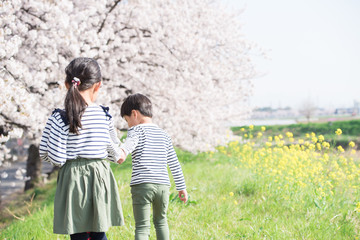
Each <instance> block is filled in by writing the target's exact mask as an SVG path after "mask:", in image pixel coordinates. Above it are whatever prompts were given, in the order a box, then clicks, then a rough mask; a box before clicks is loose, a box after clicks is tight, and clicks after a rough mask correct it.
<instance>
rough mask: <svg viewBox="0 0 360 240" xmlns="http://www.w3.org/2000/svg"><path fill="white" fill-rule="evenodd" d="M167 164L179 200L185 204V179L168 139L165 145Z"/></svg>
mask: <svg viewBox="0 0 360 240" xmlns="http://www.w3.org/2000/svg"><path fill="white" fill-rule="evenodd" d="M167 163H168V165H169V168H170V171H171V174H172V176H173V178H174V182H175V186H176V190H177V191H178V192H179V198H180V199H181V201H183V202H184V203H186V201H187V200H188V194H187V191H186V185H185V179H184V175H183V172H182V169H181V165H180V162H179V159H178V157H177V155H176V152H175V149H174V147H173V145H172V143H171V140H170V138H169V139H168V144H167Z"/></svg>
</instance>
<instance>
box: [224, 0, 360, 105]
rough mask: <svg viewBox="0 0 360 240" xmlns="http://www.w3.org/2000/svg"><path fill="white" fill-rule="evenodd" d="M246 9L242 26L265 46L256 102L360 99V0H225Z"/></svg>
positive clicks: (259, 62) (259, 63) (329, 102)
mask: <svg viewBox="0 0 360 240" xmlns="http://www.w3.org/2000/svg"><path fill="white" fill-rule="evenodd" d="M222 1H223V2H224V3H225V4H226V5H229V6H230V7H232V8H234V9H244V12H243V13H242V14H241V16H240V17H241V21H242V23H244V28H243V29H242V31H243V32H244V34H245V35H246V37H247V39H249V40H251V41H254V42H257V43H258V44H259V45H260V46H261V47H262V48H263V49H265V50H267V52H268V55H269V57H270V60H261V59H257V60H256V61H255V63H256V64H257V69H258V71H260V72H263V73H265V74H266V75H265V76H263V77H259V78H256V79H254V85H255V90H254V96H253V97H252V99H251V104H252V106H254V107H266V106H270V107H273V108H277V107H286V106H290V107H293V108H299V107H301V105H302V104H303V102H305V101H306V100H307V99H310V100H311V101H312V102H314V103H315V104H316V105H318V106H319V107H325V108H333V107H352V106H353V103H354V100H357V101H360V1H359V0H222Z"/></svg>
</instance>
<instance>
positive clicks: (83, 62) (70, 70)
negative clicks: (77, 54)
mask: <svg viewBox="0 0 360 240" xmlns="http://www.w3.org/2000/svg"><path fill="white" fill-rule="evenodd" d="M65 73H66V79H65V83H66V84H67V86H68V87H69V88H68V92H67V94H66V97H65V102H64V105H65V111H66V116H67V118H68V121H69V125H70V126H69V131H70V132H72V133H75V134H79V128H81V127H82V125H81V117H82V115H83V113H84V112H85V109H86V107H87V103H86V102H85V100H84V98H83V97H82V96H81V94H80V91H83V90H86V89H89V88H91V87H92V86H93V85H94V84H95V83H97V82H100V81H101V72H100V66H99V64H98V63H97V62H96V61H95V60H94V59H91V58H75V59H74V60H72V61H71V62H70V64H69V65H68V66H67V67H66V68H65Z"/></svg>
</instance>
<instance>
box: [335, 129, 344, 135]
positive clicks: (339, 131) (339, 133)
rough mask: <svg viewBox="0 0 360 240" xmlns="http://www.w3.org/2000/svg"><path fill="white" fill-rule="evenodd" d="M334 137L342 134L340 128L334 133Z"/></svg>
mask: <svg viewBox="0 0 360 240" xmlns="http://www.w3.org/2000/svg"><path fill="white" fill-rule="evenodd" d="M335 133H336V135H338V136H340V135H341V134H342V131H341V129H340V128H338V129H337V130H336V131H335Z"/></svg>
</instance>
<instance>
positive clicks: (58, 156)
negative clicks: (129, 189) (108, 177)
mask: <svg viewBox="0 0 360 240" xmlns="http://www.w3.org/2000/svg"><path fill="white" fill-rule="evenodd" d="M107 110H108V108H104V107H101V106H98V105H90V106H88V107H87V108H86V110H85V112H84V114H83V116H82V117H81V124H82V128H80V129H79V133H80V134H79V135H77V134H75V133H70V132H69V125H68V124H67V122H66V118H65V119H64V117H62V115H63V113H64V112H61V110H60V111H54V112H53V114H52V115H51V116H50V118H49V119H48V121H47V123H46V125H45V129H44V132H43V135H42V137H41V142H40V149H39V150H40V158H41V159H42V160H44V161H48V162H51V163H52V164H53V165H55V166H62V165H64V164H65V162H66V161H67V160H70V159H76V158H89V159H108V160H110V161H113V162H116V161H118V159H119V158H120V156H121V155H120V153H121V149H120V147H119V146H120V143H121V142H120V140H119V139H118V137H117V134H116V131H115V128H114V124H113V119H112V118H111V115H110V114H108V113H107Z"/></svg>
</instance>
